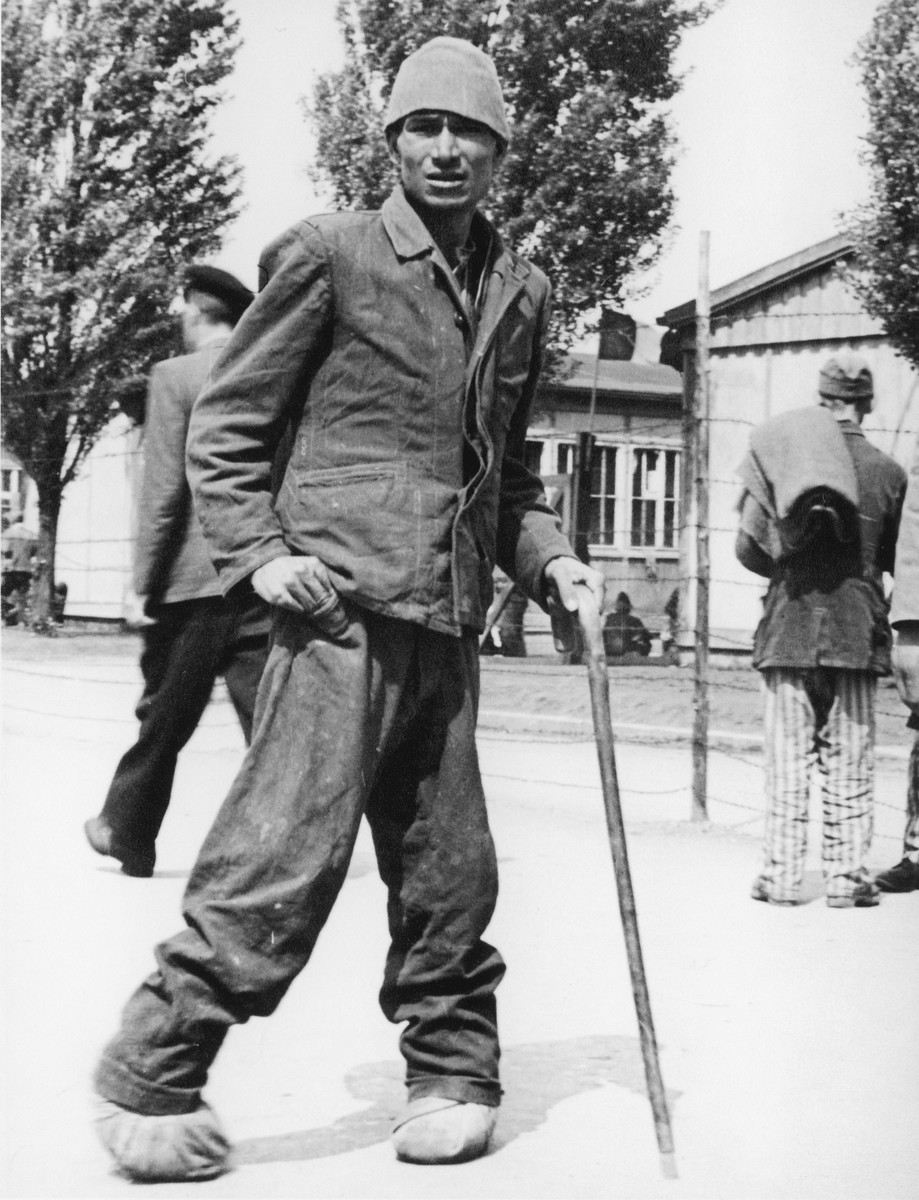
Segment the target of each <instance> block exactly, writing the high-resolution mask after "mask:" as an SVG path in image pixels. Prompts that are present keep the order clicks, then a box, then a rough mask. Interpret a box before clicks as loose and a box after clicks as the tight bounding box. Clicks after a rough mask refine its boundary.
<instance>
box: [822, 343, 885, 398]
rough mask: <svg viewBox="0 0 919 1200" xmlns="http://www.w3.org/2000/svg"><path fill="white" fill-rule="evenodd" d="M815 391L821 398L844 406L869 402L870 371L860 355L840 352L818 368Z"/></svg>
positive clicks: (872, 393)
mask: <svg viewBox="0 0 919 1200" xmlns="http://www.w3.org/2000/svg"><path fill="white" fill-rule="evenodd" d="M817 390H818V391H819V392H820V395H821V396H826V397H828V398H829V399H832V400H843V401H845V402H846V404H854V403H855V402H856V401H857V400H870V399H871V398H872V397H873V396H874V381H873V380H872V378H871V369H870V367H869V366H868V363H867V362H866V361H865V359H863V358H862V356H861V355H860V354H855V353H853V352H852V351H851V350H840V352H839V353H838V354H834V355H833V357H832V358H829V359H827V361H826V362H825V363H824V364H823V366H822V367H821V368H820V382H819V385H818V388H817Z"/></svg>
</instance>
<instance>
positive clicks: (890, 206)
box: [849, 0, 919, 367]
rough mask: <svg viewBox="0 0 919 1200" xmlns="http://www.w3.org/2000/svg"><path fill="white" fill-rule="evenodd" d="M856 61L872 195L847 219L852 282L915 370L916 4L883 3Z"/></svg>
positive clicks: (918, 256) (918, 314) (918, 236)
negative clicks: (864, 105) (864, 110)
mask: <svg viewBox="0 0 919 1200" xmlns="http://www.w3.org/2000/svg"><path fill="white" fill-rule="evenodd" d="M856 61H857V62H858V64H859V66H860V67H861V73H862V83H863V85H864V88H865V93H866V97H867V102H868V120H869V130H868V135H867V138H866V141H867V149H866V152H865V154H864V160H865V162H866V163H867V165H868V168H869V170H870V173H871V194H870V198H869V200H868V201H867V202H866V203H865V204H864V205H862V206H861V208H859V209H857V210H856V211H855V213H854V214H853V215H852V217H851V219H850V221H849V233H850V235H851V237H852V241H853V244H854V246H855V252H856V253H855V261H854V264H853V270H852V271H851V272H850V273H849V279H850V281H851V284H852V286H853V287H854V289H855V291H856V292H857V294H858V295H859V297H860V298H861V300H862V302H863V303H864V305H865V307H866V308H867V309H868V311H869V312H870V313H871V314H872V316H875V317H877V318H878V320H880V321H881V322H882V323H883V325H884V328H885V330H886V331H887V335H888V336H889V338H890V340H891V342H892V343H893V345H894V346H895V347H896V349H897V350H898V351H899V352H900V353H901V354H902V355H903V356H904V357H905V358H907V359H909V361H910V362H911V363H912V364H913V365H914V366H915V367H919V0H885V2H884V3H882V4H881V5H880V6H879V8H878V10H877V12H876V14H875V17H874V21H873V22H872V25H871V29H870V31H869V33H868V35H867V36H866V37H865V38H864V40H863V41H862V42H861V44H860V46H859V49H858V52H857V54H856Z"/></svg>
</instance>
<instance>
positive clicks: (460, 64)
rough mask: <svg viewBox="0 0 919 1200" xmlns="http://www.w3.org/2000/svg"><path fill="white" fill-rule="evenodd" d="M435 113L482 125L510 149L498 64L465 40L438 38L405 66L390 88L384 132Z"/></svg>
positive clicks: (409, 58)
mask: <svg viewBox="0 0 919 1200" xmlns="http://www.w3.org/2000/svg"><path fill="white" fill-rule="evenodd" d="M422 109H431V110H437V111H441V112H452V113H456V114H457V115H458V116H461V117H468V118H469V120H471V121H479V122H481V124H483V125H487V126H488V128H489V129H490V130H491V131H492V132H493V133H494V134H496V135H497V137H498V138H500V139H501V141H502V142H503V143H504V144H505V145H507V143H508V142H509V141H510V138H511V131H510V129H509V128H508V125H507V117H506V116H505V115H504V97H503V96H502V94H501V84H500V82H499V80H498V72H497V71H496V70H495V64H494V63H493V62H492V60H491V59H490V58H489V57H488V55H487V54H486V53H485V52H484V51H483V50H479V49H478V48H477V47H476V46H473V44H472V43H471V42H467V41H465V40H464V39H463V38H454V37H436V38H432V39H431V41H429V42H425V44H424V45H423V46H420V47H419V48H418V49H417V50H416V51H415V52H414V53H413V54H410V55H409V56H408V58H406V59H405V61H404V62H403V63H402V66H401V67H400V68H399V71H398V74H397V75H396V79H395V82H394V83H393V85H392V92H391V93H390V96H389V104H388V105H387V108H386V118H385V122H384V126H385V128H386V129H387V130H388V129H389V128H390V126H391V125H394V124H395V123H396V122H397V121H401V120H402V118H403V117H407V116H408V115H409V113H413V112H419V111H420V110H422Z"/></svg>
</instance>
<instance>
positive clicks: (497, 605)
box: [479, 571, 530, 658]
mask: <svg viewBox="0 0 919 1200" xmlns="http://www.w3.org/2000/svg"><path fill="white" fill-rule="evenodd" d="M495 575H496V576H497V579H496V583H495V586H496V589H497V594H496V595H495V598H494V600H493V601H492V604H491V605H490V606H489V609H488V612H487V613H486V615H485V626H486V629H487V633H486V634H485V637H484V638H483V639H482V644H481V646H480V647H479V653H480V654H482V655H485V656H488V655H495V654H500V655H502V656H503V657H504V658H526V655H527V647H526V638H525V636H524V632H523V618H524V616H525V615H526V611H527V607H528V606H529V602H530V601H529V597H528V596H527V594H526V592H525V591H524V590H523V588H521V587H518V586H517V584H515V583H513V582H512V581H511V580H510V579H508V577H507V576H506V575H505V574H504V572H503V571H496V572H495ZM495 612H497V614H498V615H497V619H494V618H493V616H492V614H493V613H495Z"/></svg>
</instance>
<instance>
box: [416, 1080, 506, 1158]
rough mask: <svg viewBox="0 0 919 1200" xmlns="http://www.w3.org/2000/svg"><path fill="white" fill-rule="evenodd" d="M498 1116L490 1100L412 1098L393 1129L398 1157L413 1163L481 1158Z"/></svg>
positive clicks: (434, 1097)
mask: <svg viewBox="0 0 919 1200" xmlns="http://www.w3.org/2000/svg"><path fill="white" fill-rule="evenodd" d="M497 1119H498V1110H497V1108H493V1107H491V1106H490V1105H488V1104H473V1103H471V1102H469V1103H464V1102H463V1101H461V1100H447V1099H445V1098H444V1097H442V1096H422V1097H420V1098H419V1099H418V1100H411V1101H410V1102H409V1104H408V1105H407V1106H406V1109H405V1112H404V1113H403V1114H402V1116H401V1117H400V1118H399V1120H398V1121H397V1122H396V1124H395V1127H394V1128H393V1131H392V1144H393V1146H394V1147H395V1150H396V1157H397V1158H399V1159H401V1160H402V1162H412V1163H426V1164H433V1163H461V1162H468V1161H469V1160H470V1159H471V1158H479V1157H480V1155H482V1154H484V1153H485V1151H486V1150H487V1149H488V1142H489V1140H490V1138H491V1135H492V1132H493V1131H494V1128H495V1122H496V1121H497Z"/></svg>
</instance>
